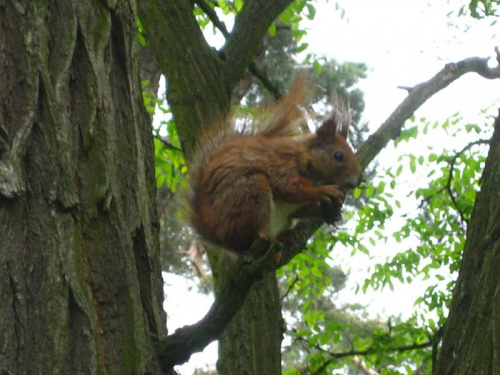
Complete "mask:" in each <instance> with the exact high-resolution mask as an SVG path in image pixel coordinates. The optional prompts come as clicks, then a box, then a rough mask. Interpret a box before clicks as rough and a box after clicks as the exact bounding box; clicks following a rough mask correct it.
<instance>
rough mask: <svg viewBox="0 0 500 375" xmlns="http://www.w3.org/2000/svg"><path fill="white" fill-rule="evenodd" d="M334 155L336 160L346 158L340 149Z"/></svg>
mask: <svg viewBox="0 0 500 375" xmlns="http://www.w3.org/2000/svg"><path fill="white" fill-rule="evenodd" d="M333 157H334V158H335V160H337V161H342V160H344V154H343V153H341V152H340V151H337V152H336V153H335V154H333Z"/></svg>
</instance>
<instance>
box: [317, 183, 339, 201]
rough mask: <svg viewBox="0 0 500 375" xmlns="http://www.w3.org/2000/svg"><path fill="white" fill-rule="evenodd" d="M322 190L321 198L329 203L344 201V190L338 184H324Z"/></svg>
mask: <svg viewBox="0 0 500 375" xmlns="http://www.w3.org/2000/svg"><path fill="white" fill-rule="evenodd" d="M319 189H320V191H321V196H320V200H321V201H323V202H325V203H328V204H335V203H336V204H338V205H342V203H344V192H343V191H342V190H340V189H339V188H338V186H337V185H323V186H320V187H319Z"/></svg>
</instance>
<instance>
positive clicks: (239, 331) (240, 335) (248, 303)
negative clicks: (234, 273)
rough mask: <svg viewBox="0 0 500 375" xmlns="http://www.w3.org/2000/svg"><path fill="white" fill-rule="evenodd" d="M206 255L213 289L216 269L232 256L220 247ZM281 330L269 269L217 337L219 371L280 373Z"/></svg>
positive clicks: (217, 276) (221, 269) (273, 278)
mask: <svg viewBox="0 0 500 375" xmlns="http://www.w3.org/2000/svg"><path fill="white" fill-rule="evenodd" d="M209 258H210V265H211V268H212V272H213V274H214V280H215V282H216V285H215V287H216V292H217V290H218V287H219V284H220V282H221V275H220V273H222V274H224V273H225V272H227V271H225V269H226V268H228V264H229V265H230V264H231V263H232V262H233V261H234V260H232V259H231V258H233V257H231V256H227V255H226V254H225V253H224V252H220V251H219V252H216V251H212V252H210V253H209ZM229 267H230V266H229ZM283 332H284V320H283V318H282V316H281V303H280V298H279V290H278V281H277V279H276V274H275V273H274V272H270V273H268V274H267V275H266V276H264V279H263V280H262V281H260V282H257V283H256V284H255V285H254V286H253V287H252V288H251V289H250V291H249V292H248V295H247V296H246V299H245V303H244V304H243V306H242V307H241V310H240V311H239V312H238V313H237V314H236V315H235V316H234V317H233V319H232V320H231V323H230V324H229V326H228V327H227V328H226V330H225V332H224V334H223V335H222V337H221V338H220V339H219V360H218V361H217V370H218V372H219V374H220V375H232V374H242V375H260V374H266V375H274V374H276V375H279V374H281V341H282V339H283Z"/></svg>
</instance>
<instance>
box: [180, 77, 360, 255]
mask: <svg viewBox="0 0 500 375" xmlns="http://www.w3.org/2000/svg"><path fill="white" fill-rule="evenodd" d="M304 83H305V79H304V78H303V77H302V78H301V77H299V78H298V79H296V81H295V82H294V84H293V85H292V88H291V89H290V92H289V94H288V95H286V96H285V97H284V98H282V99H281V100H280V101H279V102H278V103H277V104H276V105H275V106H274V107H272V108H271V109H270V110H267V111H265V113H264V115H263V120H261V122H263V124H258V125H259V127H260V130H255V129H254V130H253V131H252V132H251V133H247V134H244V133H243V134H242V133H241V132H238V131H237V130H235V124H234V121H232V120H231V119H230V118H227V119H224V120H223V121H220V122H219V123H218V124H217V125H214V126H212V127H211V128H210V129H209V130H208V131H206V132H205V133H204V135H203V136H202V138H201V141H200V146H199V147H198V150H197V152H196V154H195V157H194V159H193V163H192V166H191V172H190V175H191V176H190V177H191V188H192V192H191V197H190V202H189V203H190V210H191V213H190V222H191V224H192V226H193V227H194V229H195V230H196V231H197V232H198V233H199V234H200V235H201V236H202V237H203V238H204V239H206V240H208V241H209V242H212V243H214V244H216V245H219V246H222V247H224V248H226V249H228V250H231V251H233V252H236V253H239V254H241V253H243V252H245V251H246V250H248V249H249V248H250V246H251V245H252V243H253V241H254V240H256V239H257V238H268V239H275V238H278V239H279V236H280V234H282V233H284V232H285V231H287V230H289V229H290V228H291V226H292V221H293V220H294V219H308V218H322V219H324V220H325V221H327V222H329V223H331V222H332V221H334V220H338V219H339V216H340V209H341V207H342V202H343V198H344V192H343V190H344V189H349V188H354V187H356V186H357V184H358V180H359V176H360V170H361V168H360V165H359V162H358V160H357V158H356V156H355V155H354V153H353V151H352V149H351V147H350V146H349V145H348V144H347V142H346V137H347V129H348V125H349V124H347V126H345V127H342V125H343V124H342V119H341V115H340V114H336V115H334V116H332V117H331V118H329V119H327V120H325V121H324V122H323V124H322V125H321V126H320V127H319V128H318V129H317V130H316V132H315V133H311V134H302V135H294V134H297V131H298V126H297V124H298V122H300V121H303V118H304V116H303V113H302V112H301V110H300V108H299V107H300V106H302V105H304V104H305V102H306V101H307V97H308V94H307V92H306V90H305V88H304V86H305V85H304ZM254 127H256V126H254Z"/></svg>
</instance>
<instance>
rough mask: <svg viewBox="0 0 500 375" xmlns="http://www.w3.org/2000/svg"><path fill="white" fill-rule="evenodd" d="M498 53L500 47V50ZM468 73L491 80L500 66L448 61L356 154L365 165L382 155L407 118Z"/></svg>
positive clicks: (478, 61)
mask: <svg viewBox="0 0 500 375" xmlns="http://www.w3.org/2000/svg"><path fill="white" fill-rule="evenodd" d="M497 53H498V50H497ZM466 73H477V74H479V75H480V76H482V77H484V78H487V79H498V78H500V65H498V66H496V67H495V68H489V67H488V59H487V58H486V59H485V58H479V57H471V58H468V59H465V60H462V61H460V62H458V63H450V64H447V65H446V66H445V67H444V68H443V69H442V70H441V71H440V72H439V73H438V74H436V75H435V76H434V77H432V78H431V79H430V80H428V81H427V82H423V83H420V84H418V85H417V86H415V87H413V88H412V89H410V90H408V91H409V95H408V97H407V98H406V99H405V100H403V102H402V103H401V104H400V105H399V106H398V107H397V108H396V110H395V111H394V112H393V113H392V114H391V115H390V116H389V118H388V119H387V120H386V121H385V122H384V123H383V124H382V125H381V126H380V127H379V128H378V129H377V131H376V132H375V133H373V134H372V135H371V136H370V137H369V138H368V139H367V140H366V142H365V143H363V145H361V147H360V149H359V150H358V152H357V153H356V155H357V156H358V159H359V161H360V163H361V165H362V166H363V167H365V168H366V166H367V165H368V164H370V162H371V161H372V160H373V159H374V158H375V156H377V155H378V153H379V152H380V151H381V150H382V149H383V148H384V147H385V146H387V144H388V143H389V141H390V140H394V139H396V138H397V137H398V136H399V135H400V133H401V129H402V128H403V125H404V123H405V121H406V120H408V119H409V118H410V117H411V116H412V115H413V113H414V112H415V111H416V110H417V109H418V108H420V106H421V105H422V104H424V103H425V102H426V101H427V100H428V99H429V98H431V97H432V96H433V95H434V94H436V93H437V92H438V91H440V90H442V89H444V88H445V87H447V86H448V85H449V84H450V83H452V82H453V81H455V80H456V79H458V78H460V77H461V76H462V75H464V74H466Z"/></svg>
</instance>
